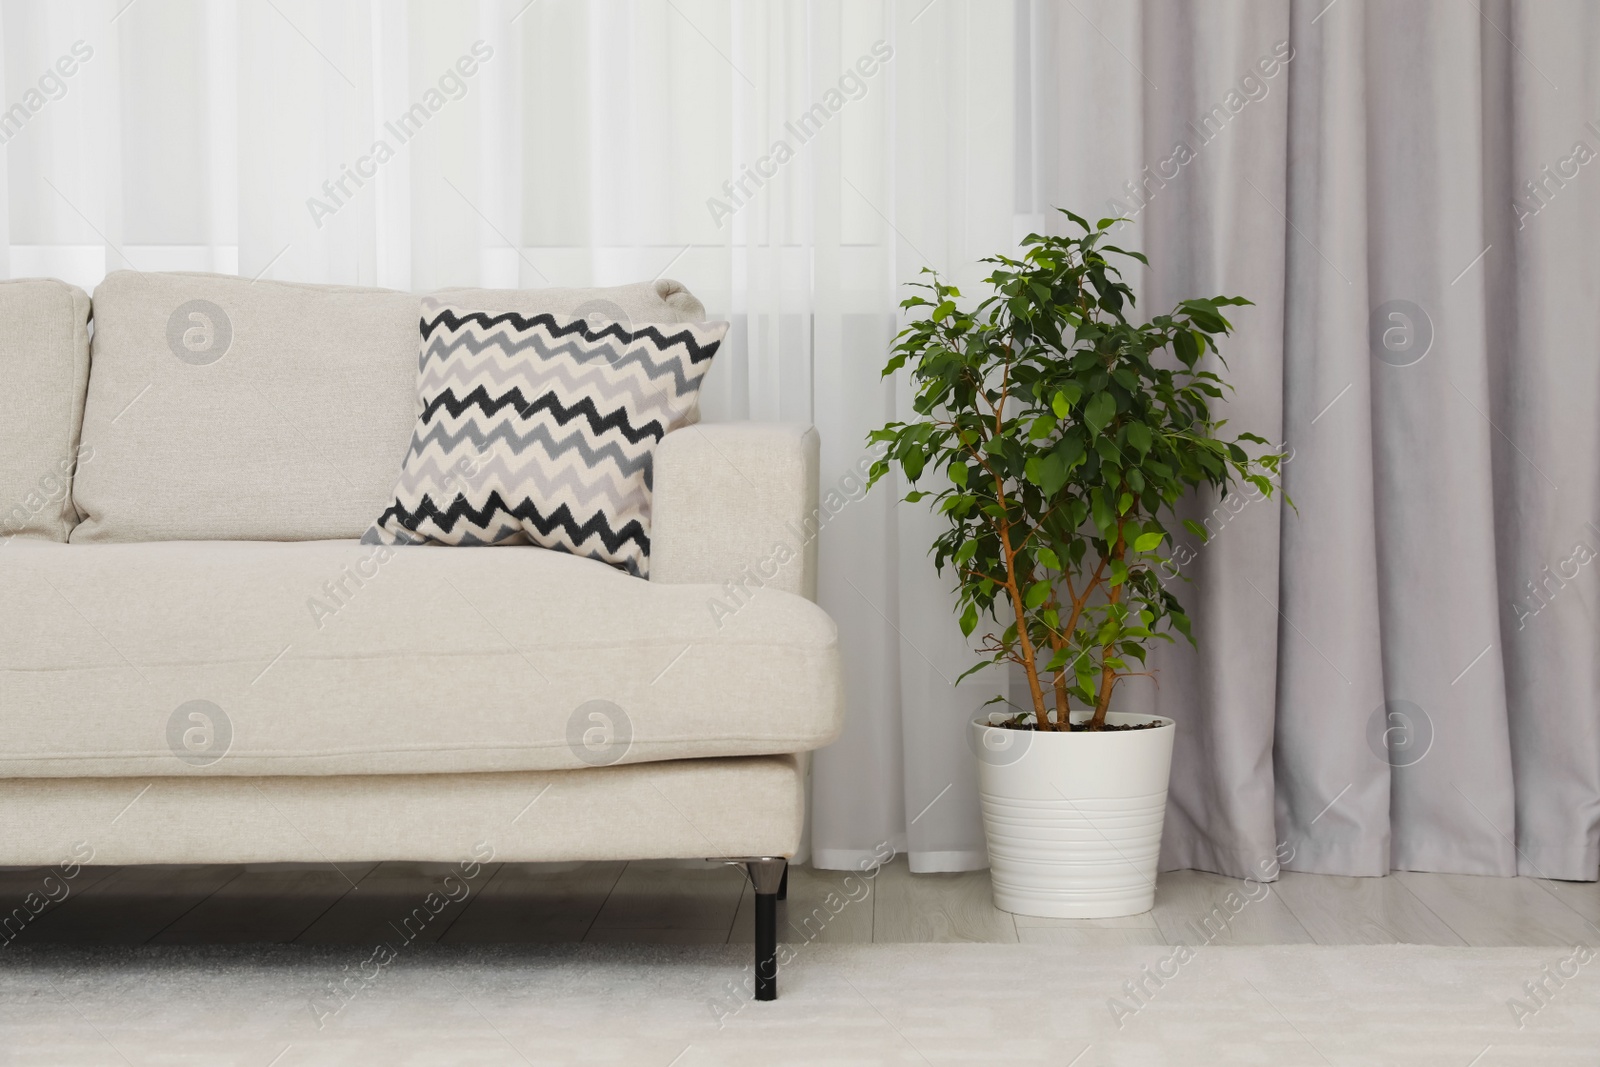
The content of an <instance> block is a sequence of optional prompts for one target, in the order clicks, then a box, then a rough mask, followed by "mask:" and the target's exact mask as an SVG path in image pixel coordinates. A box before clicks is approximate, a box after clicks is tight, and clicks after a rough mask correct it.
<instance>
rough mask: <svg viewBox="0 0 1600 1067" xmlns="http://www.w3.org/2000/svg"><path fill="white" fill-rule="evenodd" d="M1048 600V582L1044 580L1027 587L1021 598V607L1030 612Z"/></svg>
mask: <svg viewBox="0 0 1600 1067" xmlns="http://www.w3.org/2000/svg"><path fill="white" fill-rule="evenodd" d="M1048 599H1050V581H1049V579H1045V580H1044V581H1039V582H1034V583H1033V584H1032V585H1030V586H1028V591H1027V592H1026V593H1024V594H1023V596H1022V605H1023V607H1025V608H1027V609H1028V610H1030V611H1031V610H1033V609H1034V608H1036V607H1038V606H1039V605H1040V604H1043V603H1044V602H1045V601H1046V600H1048Z"/></svg>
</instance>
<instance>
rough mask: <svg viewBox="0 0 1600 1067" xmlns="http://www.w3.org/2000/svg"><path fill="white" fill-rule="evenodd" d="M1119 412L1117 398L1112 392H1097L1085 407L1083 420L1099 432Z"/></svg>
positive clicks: (1090, 427)
mask: <svg viewBox="0 0 1600 1067" xmlns="http://www.w3.org/2000/svg"><path fill="white" fill-rule="evenodd" d="M1116 414H1117V398H1116V397H1114V396H1112V395H1111V394H1110V393H1096V394H1095V395H1094V396H1092V397H1090V398H1089V403H1088V404H1087V405H1085V406H1084V409H1083V421H1084V422H1085V423H1087V424H1088V426H1089V429H1091V430H1093V431H1094V432H1095V433H1099V432H1100V431H1101V430H1103V429H1105V428H1106V426H1107V425H1108V424H1110V422H1111V420H1112V419H1113V418H1114V417H1115V416H1116Z"/></svg>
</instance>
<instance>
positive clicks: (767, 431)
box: [650, 422, 825, 610]
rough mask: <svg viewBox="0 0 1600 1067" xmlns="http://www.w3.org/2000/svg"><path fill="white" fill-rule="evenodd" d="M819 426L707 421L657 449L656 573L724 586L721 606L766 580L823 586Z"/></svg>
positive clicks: (789, 589) (787, 587) (796, 589)
mask: <svg viewBox="0 0 1600 1067" xmlns="http://www.w3.org/2000/svg"><path fill="white" fill-rule="evenodd" d="M820 448H821V443H820V441H819V440H818V437H817V431H816V430H814V429H813V428H812V427H810V426H807V425H804V424H799V423H754V422H733V423H702V424H700V425H698V426H692V427H688V428H685V429H682V430H678V431H677V432H675V433H670V434H668V435H667V436H666V439H665V440H663V441H662V442H661V447H660V448H659V449H657V450H656V461H655V493H654V498H653V500H652V508H651V522H652V529H653V534H652V543H651V555H650V568H651V569H650V580H651V581H653V582H662V583H682V582H704V583H710V584H713V585H715V586H717V587H718V590H719V593H718V596H719V598H720V600H719V602H720V603H721V604H722V605H723V608H722V609H720V610H738V607H739V605H740V604H742V603H743V602H744V601H745V600H746V599H747V598H749V597H751V596H754V595H755V594H756V592H757V591H758V590H760V589H764V588H766V589H775V590H781V591H783V592H786V593H798V594H799V595H800V596H803V597H807V598H810V599H814V598H815V597H816V592H817V533H818V532H819V530H820V527H821V525H822V523H823V522H824V521H825V518H824V516H823V515H822V513H821V512H820V511H819V509H818V500H817V463H818V455H819V452H820Z"/></svg>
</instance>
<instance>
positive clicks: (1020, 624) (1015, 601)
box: [994, 476, 1050, 730]
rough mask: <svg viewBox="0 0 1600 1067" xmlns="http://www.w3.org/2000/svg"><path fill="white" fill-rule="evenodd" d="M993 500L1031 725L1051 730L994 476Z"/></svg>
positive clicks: (1001, 492) (1002, 493)
mask: <svg viewBox="0 0 1600 1067" xmlns="http://www.w3.org/2000/svg"><path fill="white" fill-rule="evenodd" d="M994 496H995V501H996V502H997V503H998V504H999V505H1000V513H1001V515H1002V518H1001V519H1000V548H1001V550H1002V551H1003V552H1004V553H1005V557H1006V592H1007V593H1008V594H1009V595H1010V597H1011V608H1012V610H1013V611H1015V612H1016V613H1017V642H1018V643H1019V644H1020V645H1021V646H1022V669H1023V670H1024V671H1026V672H1027V674H1028V693H1029V695H1030V696H1032V697H1033V718H1034V728H1035V729H1038V730H1048V729H1050V713H1049V712H1048V711H1047V710H1045V703H1044V688H1043V687H1042V686H1041V685H1040V684H1039V664H1038V661H1037V660H1036V659H1035V657H1034V654H1033V640H1032V639H1031V638H1030V637H1029V636H1028V614H1027V609H1026V608H1025V607H1024V606H1023V603H1022V590H1021V587H1020V586H1018V584H1017V554H1016V552H1015V551H1013V550H1012V548H1011V523H1010V522H1008V521H1006V519H1005V518H1004V517H1003V516H1004V515H1005V509H1006V487H1005V483H1004V482H1002V481H1001V480H1000V478H999V477H998V476H997V477H996V478H995V480H994Z"/></svg>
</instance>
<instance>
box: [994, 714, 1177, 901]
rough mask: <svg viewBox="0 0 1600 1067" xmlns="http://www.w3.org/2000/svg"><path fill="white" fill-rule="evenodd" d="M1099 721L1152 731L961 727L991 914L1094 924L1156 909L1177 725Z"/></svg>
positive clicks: (1112, 717)
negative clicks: (983, 844) (973, 761)
mask: <svg viewBox="0 0 1600 1067" xmlns="http://www.w3.org/2000/svg"><path fill="white" fill-rule="evenodd" d="M1074 718H1075V719H1076V718H1077V717H1076V716H1075V717H1074ZM1106 721H1107V722H1108V723H1112V724H1116V725H1122V724H1126V723H1136V722H1151V721H1155V722H1159V723H1161V725H1160V726H1159V727H1156V728H1152V729H1148V730H1126V731H1121V730H1119V731H1115V732H1095V733H1088V732H1082V733H1037V732H1035V731H1032V730H1007V729H1004V728H1002V727H996V726H991V725H989V722H990V720H989V717H988V716H984V717H982V718H980V719H977V720H975V721H974V722H973V723H972V724H971V726H970V727H969V729H970V730H971V731H972V743H973V745H972V747H973V750H974V751H975V752H976V753H977V755H978V797H979V800H980V801H981V803H982V805H983V829H984V833H985V834H986V835H987V836H988V839H989V874H990V878H991V880H992V881H993V884H994V903H995V906H996V907H998V908H1001V909H1003V910H1005V911H1010V912H1015V913H1016V914H1018V915H1045V916H1051V917H1054V918H1060V919H1095V918H1110V917H1111V916H1114V915H1137V914H1138V913H1139V912H1143V911H1149V910H1150V908H1151V906H1152V905H1153V904H1154V903H1155V893H1156V860H1157V857H1158V855H1159V853H1160V851H1161V824H1162V820H1163V819H1164V818H1165V816H1166V811H1167V777H1168V774H1169V772H1170V771H1171V769H1172V738H1173V735H1174V734H1175V733H1176V732H1177V724H1175V723H1174V722H1173V721H1172V720H1171V719H1164V718H1161V717H1160V716H1159V715H1133V714H1128V713H1122V712H1111V713H1110V714H1109V715H1107V716H1106Z"/></svg>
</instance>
